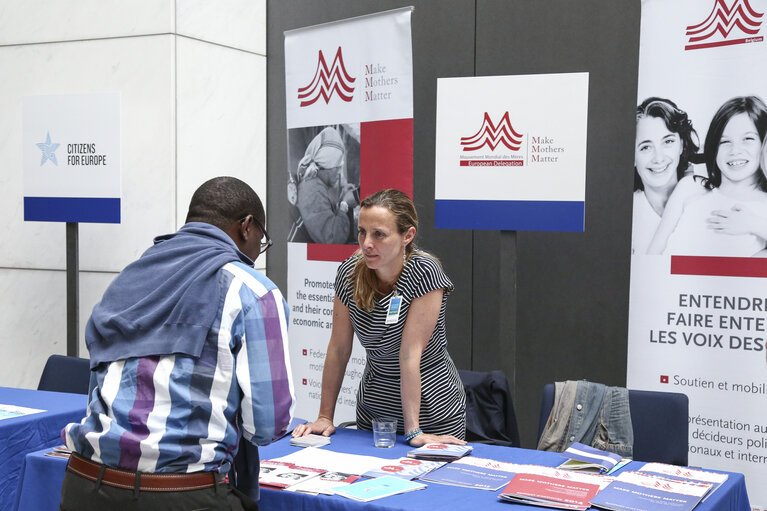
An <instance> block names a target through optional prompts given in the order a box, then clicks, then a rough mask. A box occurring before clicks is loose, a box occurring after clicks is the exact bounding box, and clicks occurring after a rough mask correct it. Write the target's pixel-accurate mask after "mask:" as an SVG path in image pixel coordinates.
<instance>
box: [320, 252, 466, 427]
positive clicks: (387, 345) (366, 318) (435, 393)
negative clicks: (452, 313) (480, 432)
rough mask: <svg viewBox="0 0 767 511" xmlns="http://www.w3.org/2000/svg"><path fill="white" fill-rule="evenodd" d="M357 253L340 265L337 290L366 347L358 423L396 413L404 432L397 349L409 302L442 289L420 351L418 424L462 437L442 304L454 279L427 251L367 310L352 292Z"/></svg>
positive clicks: (461, 396) (462, 400) (462, 411)
mask: <svg viewBox="0 0 767 511" xmlns="http://www.w3.org/2000/svg"><path fill="white" fill-rule="evenodd" d="M359 257H360V256H356V255H355V256H352V257H350V258H349V259H347V260H346V261H344V262H343V263H342V264H341V266H339V268H338V273H337V275H336V282H335V289H336V294H337V296H338V298H339V300H341V303H343V304H344V305H346V306H347V307H348V308H349V314H350V318H351V322H352V326H353V327H354V332H355V333H356V334H357V338H358V339H359V340H360V343H361V344H362V346H363V347H364V348H365V351H366V354H367V365H366V366H365V371H364V373H363V376H362V380H361V381H360V387H359V390H358V394H357V427H359V428H360V429H372V420H373V419H374V418H377V417H394V418H396V419H397V429H398V431H399V432H400V433H403V428H404V424H403V417H402V400H401V392H400V370H399V350H400V344H401V342H402V330H403V328H404V326H405V322H406V321H407V315H408V310H409V309H410V303H411V302H412V301H413V300H414V299H416V298H418V297H420V296H423V295H425V294H427V293H428V292H430V291H433V290H435V289H440V288H442V289H444V290H445V293H444V295H443V297H442V307H441V308H440V311H439V318H438V320H437V325H436V326H435V328H434V332H432V335H431V339H429V342H428V344H427V345H426V349H425V350H424V352H423V354H422V355H421V413H420V417H419V425H420V427H421V429H422V430H423V431H424V432H425V433H431V434H438V435H454V436H456V437H458V438H461V439H462V438H464V437H465V436H466V395H465V393H464V390H463V385H462V384H461V380H460V378H459V376H458V371H457V369H456V367H455V364H454V363H453V361H452V359H451V358H450V355H449V354H448V352H447V336H446V335H445V303H446V301H447V295H448V294H450V292H451V291H452V290H453V283H452V282H450V279H449V278H448V277H447V275H445V273H444V272H443V271H442V267H441V266H440V264H439V262H438V261H437V260H435V259H433V258H431V257H429V256H427V255H423V254H418V253H416V254H415V255H413V256H411V257H410V258H409V259H408V261H407V264H406V265H405V267H404V268H403V270H402V273H401V275H400V277H399V279H398V280H397V283H396V284H395V287H394V290H392V292H391V293H389V294H388V295H386V296H384V297H382V298H381V299H380V300H377V301H376V302H375V308H374V309H373V311H371V312H367V311H365V310H362V309H360V308H358V307H357V305H356V303H355V302H354V298H353V295H352V292H353V285H352V282H351V278H350V276H351V272H352V269H353V268H354V265H355V263H356V262H357V260H358V258H359ZM394 293H397V294H399V295H400V296H402V305H401V308H400V314H399V321H398V322H397V323H396V324H391V325H387V324H386V323H385V320H386V312H387V309H388V305H389V300H390V298H391V297H392V295H393V294H394Z"/></svg>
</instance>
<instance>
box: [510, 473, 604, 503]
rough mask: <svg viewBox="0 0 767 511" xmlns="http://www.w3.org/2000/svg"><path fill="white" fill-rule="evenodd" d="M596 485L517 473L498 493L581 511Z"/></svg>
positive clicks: (594, 490) (511, 498)
mask: <svg viewBox="0 0 767 511" xmlns="http://www.w3.org/2000/svg"><path fill="white" fill-rule="evenodd" d="M598 492H599V485H598V484H592V483H584V482H580V481H573V480H571V479H563V478H558V477H548V476H543V475H538V474H517V475H515V476H514V478H512V480H511V482H510V483H509V484H508V485H506V488H504V489H503V492H501V494H500V495H499V497H500V498H501V499H503V500H507V501H510V502H517V503H521V504H531V505H536V506H546V507H553V508H556V509H575V510H579V511H585V510H586V509H588V508H589V507H590V505H591V504H589V501H590V500H591V499H592V498H593V497H594V496H595V495H597V493H598Z"/></svg>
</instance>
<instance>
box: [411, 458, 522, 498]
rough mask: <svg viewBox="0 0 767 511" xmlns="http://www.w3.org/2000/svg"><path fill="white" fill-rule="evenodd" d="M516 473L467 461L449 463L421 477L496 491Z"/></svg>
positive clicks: (437, 481) (430, 480)
mask: <svg viewBox="0 0 767 511" xmlns="http://www.w3.org/2000/svg"><path fill="white" fill-rule="evenodd" d="M512 477H514V474H513V473H511V472H505V471H501V470H493V469H491V468H484V467H477V466H472V465H468V464H465V463H457V462H456V463H448V464H446V465H444V466H442V467H440V468H438V469H436V470H432V471H431V472H429V473H428V474H425V475H423V476H421V477H419V479H420V480H421V481H426V482H429V483H439V484H449V485H451V486H462V487H464V488H476V489H478V490H491V491H496V490H498V489H500V488H503V486H504V485H506V484H508V483H509V481H511V478H512Z"/></svg>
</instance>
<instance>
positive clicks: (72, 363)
mask: <svg viewBox="0 0 767 511" xmlns="http://www.w3.org/2000/svg"><path fill="white" fill-rule="evenodd" d="M90 378H91V367H90V360H88V359H87V358H77V357H67V356H64V355H51V356H50V357H48V361H47V362H46V363H45V367H44V368H43V374H42V375H41V376H40V383H39V384H38V385H37V390H50V391H53V392H69V393H72V394H87V393H88V384H89V382H90Z"/></svg>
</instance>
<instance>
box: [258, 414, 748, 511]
mask: <svg viewBox="0 0 767 511" xmlns="http://www.w3.org/2000/svg"><path fill="white" fill-rule="evenodd" d="M331 440H332V441H331V444H330V445H327V446H325V447H323V449H331V450H333V451H337V452H344V453H350V454H365V455H368V456H378V457H381V458H400V457H402V456H407V451H408V450H410V447H409V446H408V445H407V444H406V443H405V439H404V438H403V437H401V436H400V437H397V443H396V444H395V446H394V447H392V448H390V449H376V448H375V447H373V434H372V433H371V432H370V431H357V430H355V429H343V428H339V429H338V430H337V432H336V434H335V435H333V436H332V437H331ZM472 445H473V446H474V451H473V452H472V454H471V455H472V456H476V457H478V458H489V459H493V460H498V461H509V462H513V463H527V464H535V465H545V466H549V467H554V466H557V465H559V464H560V463H562V462H563V461H564V460H565V458H564V457H563V456H562V455H561V454H558V453H553V452H544V451H533V450H529V449H517V448H513V447H499V446H495V445H485V444H478V443H474V444H472ZM296 449H298V448H297V447H293V446H291V445H290V439H289V438H283V439H281V440H279V441H278V442H275V443H274V444H272V445H269V446H266V447H261V448H260V449H259V450H260V453H261V459H262V460H266V459H271V458H278V457H280V456H285V455H286V454H290V453H291V452H293V451H295V450H296ZM642 465H644V463H642V462H638V461H632V462H631V463H629V464H628V465H626V467H625V468H624V469H623V470H637V469H639V468H640V467H641V466H642ZM727 474H729V477H728V478H727V481H726V482H725V483H724V484H723V485H722V486H721V487H720V488H718V489H717V490H716V492H714V493H713V494H712V495H711V496H710V497H709V498H708V499H706V501H705V502H702V503H700V504H698V506H696V508H695V511H750V509H751V506H750V505H749V502H748V495H747V493H746V480H745V477H744V476H743V474H738V473H733V472H727ZM501 491H502V489H501V490H498V491H494V492H491V491H487V490H475V489H471V488H459V487H456V486H448V485H443V484H433V483H429V484H428V486H427V487H426V489H424V490H418V491H414V492H410V493H405V494H402V495H394V496H391V497H386V498H383V499H380V500H374V501H372V502H367V503H364V502H357V501H354V500H351V499H347V498H344V497H339V496H335V495H334V496H329V495H317V496H314V495H305V494H301V493H296V492H286V491H278V490H268V489H265V488H262V489H261V501H260V503H259V505H260V506H261V508H262V509H268V510H270V511H276V510H285V511H294V510H297V509H321V510H322V511H395V510H396V511H414V510H416V511H417V510H424V511H443V510H444V511H447V510H450V511H485V510H490V511H492V510H497V511H510V510H512V509H515V510H520V511H522V510H525V511H534V510H536V509H545V508H540V507H535V506H525V505H520V504H512V503H510V502H503V501H501V500H499V499H498V495H499V494H500V493H501ZM363 506H364V507H363ZM590 509H593V508H590Z"/></svg>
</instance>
